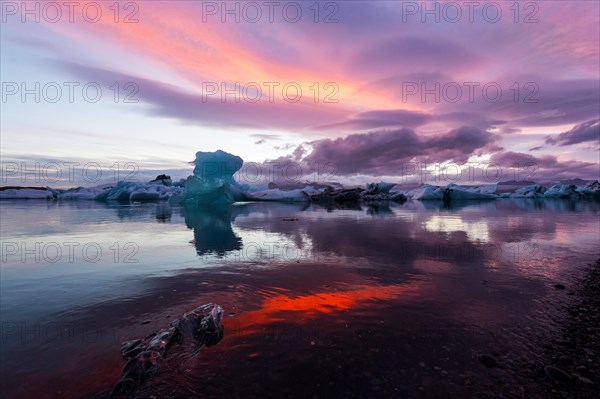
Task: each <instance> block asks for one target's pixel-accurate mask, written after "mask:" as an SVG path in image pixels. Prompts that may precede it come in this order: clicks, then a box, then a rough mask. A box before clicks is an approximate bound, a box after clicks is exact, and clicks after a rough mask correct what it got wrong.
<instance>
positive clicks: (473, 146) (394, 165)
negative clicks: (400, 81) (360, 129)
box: [302, 126, 496, 175]
mask: <svg viewBox="0 0 600 399" xmlns="http://www.w3.org/2000/svg"><path fill="white" fill-rule="evenodd" d="M495 139H496V137H495V136H494V135H493V134H492V133H489V132H487V131H484V130H481V129H478V128H474V127H466V126H465V127H460V128H458V129H454V130H451V131H449V132H447V133H445V134H440V135H435V136H434V135H432V136H421V135H417V134H416V133H415V131H414V130H412V129H408V128H403V129H399V130H389V131H377V132H370V133H364V134H358V133H357V134H351V135H349V136H346V137H344V138H337V139H323V140H317V141H313V142H311V143H310V145H311V146H312V152H310V153H309V154H308V155H306V156H305V157H304V158H303V159H302V160H303V162H306V163H307V164H315V163H318V164H321V165H323V164H326V163H333V164H335V165H336V167H337V170H338V172H339V173H340V174H345V175H347V174H353V173H363V174H369V173H371V174H373V175H377V174H381V175H383V174H386V175H393V174H397V173H399V172H400V170H401V168H402V167H403V166H404V164H405V163H407V162H413V161H418V162H443V161H449V160H452V161H454V162H466V161H467V159H468V158H469V156H470V155H471V154H472V153H474V152H475V151H477V150H480V149H483V148H485V147H486V146H488V145H491V144H493V142H494V141H495Z"/></svg>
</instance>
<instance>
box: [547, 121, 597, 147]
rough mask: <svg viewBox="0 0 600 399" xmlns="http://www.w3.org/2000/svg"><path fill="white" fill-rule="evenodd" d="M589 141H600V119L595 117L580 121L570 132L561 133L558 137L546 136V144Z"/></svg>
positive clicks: (562, 144)
mask: <svg viewBox="0 0 600 399" xmlns="http://www.w3.org/2000/svg"><path fill="white" fill-rule="evenodd" d="M588 141H592V142H596V144H598V142H599V141H600V120H598V119H593V120H591V121H587V122H584V123H580V124H579V125H576V126H575V127H573V129H571V130H569V131H568V132H564V133H561V134H559V135H558V136H557V137H552V136H547V137H546V144H552V145H557V144H558V145H560V146H566V145H572V144H579V143H584V142H588Z"/></svg>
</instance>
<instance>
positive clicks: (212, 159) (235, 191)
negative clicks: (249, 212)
mask: <svg viewBox="0 0 600 399" xmlns="http://www.w3.org/2000/svg"><path fill="white" fill-rule="evenodd" d="M194 162H195V165H196V166H195V167H194V175H193V176H190V177H188V178H187V180H186V182H185V195H184V199H185V202H186V203H203V204H218V203H233V202H235V201H237V200H243V199H244V195H243V191H242V189H241V188H240V187H238V184H237V183H236V182H235V180H234V179H233V175H234V173H235V172H237V171H238V170H239V169H240V168H241V167H242V165H243V163H244V161H243V160H242V158H240V157H238V156H235V155H232V154H229V153H227V152H225V151H221V150H218V151H215V152H202V151H198V152H197V153H196V160H195V161H194Z"/></svg>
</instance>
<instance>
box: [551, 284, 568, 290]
mask: <svg viewBox="0 0 600 399" xmlns="http://www.w3.org/2000/svg"><path fill="white" fill-rule="evenodd" d="M554 288H556V289H557V290H564V289H565V288H567V287H565V286H564V285H563V284H554Z"/></svg>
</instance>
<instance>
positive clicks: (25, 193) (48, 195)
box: [0, 188, 54, 199]
mask: <svg viewBox="0 0 600 399" xmlns="http://www.w3.org/2000/svg"><path fill="white" fill-rule="evenodd" d="M53 198H54V195H53V194H52V191H50V190H49V189H36V188H9V189H5V190H2V191H0V199H53Z"/></svg>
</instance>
